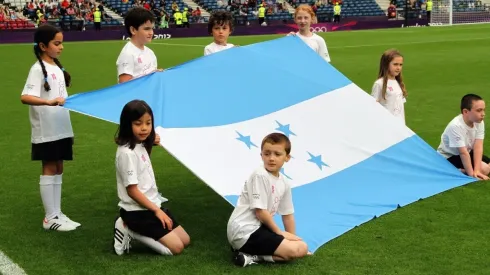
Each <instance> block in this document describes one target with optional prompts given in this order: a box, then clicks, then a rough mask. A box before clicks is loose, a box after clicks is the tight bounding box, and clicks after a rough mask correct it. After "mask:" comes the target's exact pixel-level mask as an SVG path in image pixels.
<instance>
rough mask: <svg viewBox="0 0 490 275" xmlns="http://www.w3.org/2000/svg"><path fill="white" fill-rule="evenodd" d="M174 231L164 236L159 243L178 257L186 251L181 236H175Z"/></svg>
mask: <svg viewBox="0 0 490 275" xmlns="http://www.w3.org/2000/svg"><path fill="white" fill-rule="evenodd" d="M174 230H175V229H174ZM174 230H172V231H171V232H170V233H168V234H167V235H165V236H163V237H162V238H161V239H160V240H158V241H159V242H160V243H161V244H163V245H164V246H166V247H167V248H168V249H170V251H171V252H172V254H173V255H178V254H180V253H182V251H184V243H183V242H182V240H181V239H180V238H179V235H177V234H175V232H174Z"/></svg>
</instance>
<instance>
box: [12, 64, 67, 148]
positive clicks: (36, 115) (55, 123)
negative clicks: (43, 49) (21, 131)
mask: <svg viewBox="0 0 490 275" xmlns="http://www.w3.org/2000/svg"><path fill="white" fill-rule="evenodd" d="M43 64H44V67H45V68H46V72H47V79H48V84H49V87H50V88H51V90H49V91H48V92H46V90H45V89H44V74H43V71H42V68H41V65H40V64H39V61H38V62H36V63H34V65H32V67H31V70H30V71H29V76H28V77H27V81H26V84H25V86H24V90H23V91H22V95H31V96H35V97H39V98H42V99H46V100H50V99H55V98H57V97H63V98H67V97H68V93H67V91H66V84H65V76H64V75H63V71H62V70H61V69H60V68H59V67H58V66H56V65H51V64H49V63H46V62H44V61H43ZM29 120H30V121H31V142H32V143H44V142H50V141H56V140H60V139H64V138H69V137H73V128H72V126H71V120H70V112H69V111H68V110H67V109H65V108H63V107H60V106H29Z"/></svg>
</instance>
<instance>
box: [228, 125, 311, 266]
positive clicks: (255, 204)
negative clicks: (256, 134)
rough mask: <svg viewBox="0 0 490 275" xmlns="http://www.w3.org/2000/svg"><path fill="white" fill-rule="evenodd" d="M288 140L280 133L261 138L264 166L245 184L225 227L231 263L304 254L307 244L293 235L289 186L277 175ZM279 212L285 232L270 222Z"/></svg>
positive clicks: (288, 258) (285, 157)
mask: <svg viewBox="0 0 490 275" xmlns="http://www.w3.org/2000/svg"><path fill="white" fill-rule="evenodd" d="M290 152H291V142H290V141H289V139H288V137H287V136H285V135H284V134H281V133H272V134H269V135H268V136H266V137H265V138H264V139H263V141H262V146H261V156H262V160H263V162H264V165H263V166H261V167H259V168H258V169H256V170H255V171H254V172H253V173H252V175H251V176H250V178H249V179H248V181H247V182H246V183H245V185H244V187H243V190H242V194H241V195H240V198H239V199H238V202H237V205H236V208H235V210H234V211H233V213H232V214H231V217H230V219H229V221H228V226H227V237H228V241H229V242H230V244H231V246H232V248H233V249H234V250H235V253H236V255H235V259H234V261H235V264H236V265H239V266H243V267H245V266H247V265H250V264H254V263H257V262H259V261H267V262H275V261H291V260H294V259H297V258H302V257H304V256H305V255H307V254H308V246H307V244H306V243H305V242H304V241H302V240H301V238H299V237H298V236H296V235H295V234H296V232H295V231H296V229H295V228H296V225H295V221H294V216H293V213H294V207H293V199H292V194H291V186H290V185H289V183H288V182H287V181H286V179H285V178H284V176H282V175H281V174H280V170H281V168H282V166H283V164H284V163H285V162H287V161H289V159H290V155H289V153H290ZM276 212H277V213H279V214H280V215H282V221H283V224H284V228H285V229H286V231H282V230H281V229H279V227H278V226H277V225H276V223H275V222H274V219H273V216H274V215H275V214H276Z"/></svg>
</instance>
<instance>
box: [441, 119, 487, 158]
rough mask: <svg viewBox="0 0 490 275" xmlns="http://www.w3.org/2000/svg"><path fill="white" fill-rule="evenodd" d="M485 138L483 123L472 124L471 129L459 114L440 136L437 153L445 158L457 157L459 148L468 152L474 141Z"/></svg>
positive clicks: (471, 148)
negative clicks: (463, 148)
mask: <svg viewBox="0 0 490 275" xmlns="http://www.w3.org/2000/svg"><path fill="white" fill-rule="evenodd" d="M484 137H485V123H484V122H483V121H482V122H481V123H474V125H473V127H470V126H468V125H467V124H466V123H465V122H464V120H463V115H462V114H460V115H458V116H457V117H455V118H453V120H451V122H449V124H448V125H447V127H446V129H444V132H443V133H442V135H441V143H440V144H439V147H438V148H437V152H439V153H440V154H441V155H443V156H444V157H445V158H449V157H451V156H459V150H458V148H459V147H466V149H468V152H471V150H473V146H474V145H475V140H477V139H483V138H484Z"/></svg>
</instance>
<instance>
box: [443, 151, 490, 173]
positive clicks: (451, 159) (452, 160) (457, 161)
mask: <svg viewBox="0 0 490 275" xmlns="http://www.w3.org/2000/svg"><path fill="white" fill-rule="evenodd" d="M470 158H471V162H472V164H473V167H475V163H474V160H473V151H471V152H470ZM447 160H448V161H449V162H450V163H451V164H452V165H454V166H455V167H456V168H459V169H464V166H463V162H462V161H461V156H459V155H458V156H451V157H449V158H448V159H447ZM482 161H483V162H485V163H487V164H488V163H490V158H489V157H487V156H485V155H483V156H482Z"/></svg>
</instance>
